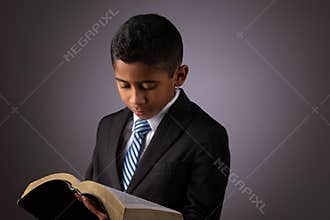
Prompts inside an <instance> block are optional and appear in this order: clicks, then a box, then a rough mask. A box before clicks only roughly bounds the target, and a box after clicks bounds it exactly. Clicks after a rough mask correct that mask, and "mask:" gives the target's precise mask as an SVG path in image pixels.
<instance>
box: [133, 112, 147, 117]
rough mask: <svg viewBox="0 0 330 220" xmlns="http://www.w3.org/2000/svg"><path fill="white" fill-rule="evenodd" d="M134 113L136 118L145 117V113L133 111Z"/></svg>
mask: <svg viewBox="0 0 330 220" xmlns="http://www.w3.org/2000/svg"><path fill="white" fill-rule="evenodd" d="M134 113H135V114H136V115H137V116H143V115H145V113H146V111H134Z"/></svg>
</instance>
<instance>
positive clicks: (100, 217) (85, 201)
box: [75, 193, 110, 220]
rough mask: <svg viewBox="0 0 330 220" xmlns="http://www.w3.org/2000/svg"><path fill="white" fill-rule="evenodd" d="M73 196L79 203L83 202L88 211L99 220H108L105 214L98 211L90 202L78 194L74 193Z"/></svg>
mask: <svg viewBox="0 0 330 220" xmlns="http://www.w3.org/2000/svg"><path fill="white" fill-rule="evenodd" d="M75 196H76V198H77V199H78V200H79V201H81V202H83V203H84V204H85V206H86V207H87V208H88V209H89V211H91V212H92V213H94V214H95V215H96V216H97V217H98V218H99V220H110V219H109V218H108V217H107V215H106V214H105V213H103V212H102V211H101V210H99V209H98V207H97V206H96V205H95V203H94V202H93V201H92V200H90V199H89V198H87V197H86V196H83V195H80V194H78V193H75Z"/></svg>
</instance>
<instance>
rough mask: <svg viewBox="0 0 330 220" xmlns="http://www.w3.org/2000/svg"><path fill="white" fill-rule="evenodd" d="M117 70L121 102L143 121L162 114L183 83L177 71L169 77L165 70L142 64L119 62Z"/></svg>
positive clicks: (116, 65) (116, 64)
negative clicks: (177, 88)
mask: <svg viewBox="0 0 330 220" xmlns="http://www.w3.org/2000/svg"><path fill="white" fill-rule="evenodd" d="M114 70H115V79H116V84H117V87H118V91H119V95H120V97H121V99H122V101H123V102H124V103H125V105H126V106H127V107H128V108H129V109H130V110H131V111H132V112H134V113H135V114H136V115H137V116H138V117H139V118H142V119H149V118H151V117H153V116H154V115H156V114H157V113H159V112H160V111H161V110H162V108H163V107H164V106H165V105H166V104H167V103H168V102H169V101H170V100H171V99H172V98H173V97H174V94H175V87H176V86H180V85H182V84H183V81H184V80H183V81H182V77H178V71H176V73H175V74H174V75H173V77H170V76H169V74H168V73H167V72H166V71H164V70H159V69H155V68H152V67H151V66H149V65H146V64H144V63H142V62H134V63H130V64H127V63H125V62H123V61H122V60H116V61H115V63H114ZM179 75H180V74H179Z"/></svg>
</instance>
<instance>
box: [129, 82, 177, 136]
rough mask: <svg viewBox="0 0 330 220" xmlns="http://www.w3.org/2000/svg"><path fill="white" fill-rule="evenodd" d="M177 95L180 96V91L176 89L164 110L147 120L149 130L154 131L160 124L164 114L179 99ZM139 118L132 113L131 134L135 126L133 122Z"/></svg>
mask: <svg viewBox="0 0 330 220" xmlns="http://www.w3.org/2000/svg"><path fill="white" fill-rule="evenodd" d="M179 94H180V89H179V88H176V89H175V95H174V97H173V98H172V99H171V101H169V102H168V103H167V104H166V105H165V106H164V108H163V109H162V110H161V111H160V112H159V113H158V114H157V115H154V116H153V117H152V118H149V119H147V121H148V123H149V125H150V127H151V130H152V131H156V129H157V127H158V125H159V123H160V122H161V120H162V119H163V117H164V115H165V114H166V112H167V111H168V110H169V108H170V107H171V106H172V105H173V104H174V102H175V101H176V100H177V98H178V97H179ZM138 119H139V117H138V116H137V115H136V114H135V113H133V120H134V121H133V126H132V132H133V131H134V126H135V122H136V120H138Z"/></svg>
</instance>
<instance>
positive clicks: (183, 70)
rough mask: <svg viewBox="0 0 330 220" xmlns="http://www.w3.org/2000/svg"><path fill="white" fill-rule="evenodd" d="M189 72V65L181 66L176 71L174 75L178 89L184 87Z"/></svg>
mask: <svg viewBox="0 0 330 220" xmlns="http://www.w3.org/2000/svg"><path fill="white" fill-rule="evenodd" d="M188 71H189V67H188V66H187V65H181V66H179V67H178V68H177V69H176V71H175V73H174V77H175V86H176V87H179V86H182V85H183V83H184V82H185V80H186V78H187V75H188Z"/></svg>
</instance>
